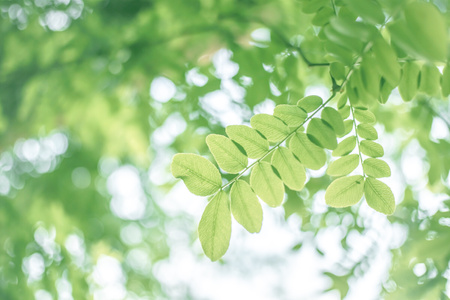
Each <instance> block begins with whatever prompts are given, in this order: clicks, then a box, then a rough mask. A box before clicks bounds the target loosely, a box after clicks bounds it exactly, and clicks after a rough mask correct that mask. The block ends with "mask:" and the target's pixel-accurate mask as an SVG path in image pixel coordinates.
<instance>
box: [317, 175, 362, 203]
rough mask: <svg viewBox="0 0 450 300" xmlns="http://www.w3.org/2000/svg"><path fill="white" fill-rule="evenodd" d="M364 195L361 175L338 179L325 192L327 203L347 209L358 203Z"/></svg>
mask: <svg viewBox="0 0 450 300" xmlns="http://www.w3.org/2000/svg"><path fill="white" fill-rule="evenodd" d="M363 193H364V177H363V176H361V175H355V176H348V177H342V178H338V179H336V180H335V181H333V182H332V183H331V184H330V185H329V186H328V188H327V190H326V192H325V202H326V203H327V204H328V205H329V206H332V207H347V206H351V205H354V204H356V203H358V201H359V200H361V197H362V195H363Z"/></svg>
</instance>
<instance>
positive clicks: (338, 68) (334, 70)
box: [330, 62, 345, 107]
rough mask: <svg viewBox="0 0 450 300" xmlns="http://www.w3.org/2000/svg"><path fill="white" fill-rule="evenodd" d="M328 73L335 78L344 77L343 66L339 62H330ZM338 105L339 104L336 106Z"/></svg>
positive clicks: (340, 78) (341, 78) (342, 78)
mask: <svg viewBox="0 0 450 300" xmlns="http://www.w3.org/2000/svg"><path fill="white" fill-rule="evenodd" d="M330 73H331V76H333V78H334V79H336V80H344V79H345V66H344V64H342V63H340V62H332V63H331V64H330ZM338 107H339V106H338Z"/></svg>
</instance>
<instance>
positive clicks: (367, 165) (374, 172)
mask: <svg viewBox="0 0 450 300" xmlns="http://www.w3.org/2000/svg"><path fill="white" fill-rule="evenodd" d="M363 169H364V173H366V174H367V175H369V176H372V177H374V178H382V177H389V176H391V168H389V165H388V164H387V163H386V162H385V161H384V160H381V159H377V158H368V159H366V160H365V161H364V162H363Z"/></svg>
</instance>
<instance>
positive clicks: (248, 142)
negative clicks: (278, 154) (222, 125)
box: [225, 125, 269, 159]
mask: <svg viewBox="0 0 450 300" xmlns="http://www.w3.org/2000/svg"><path fill="white" fill-rule="evenodd" d="M225 131H226V133H227V135H228V136H229V137H230V138H231V139H232V140H233V141H235V142H236V143H238V144H239V145H241V146H242V148H244V150H245V152H247V155H248V157H250V158H253V159H258V158H260V157H262V156H263V155H264V154H266V152H267V151H268V150H269V142H268V141H267V140H266V139H265V138H263V137H262V136H261V135H260V134H259V133H258V132H256V130H255V129H253V128H250V127H248V126H245V125H230V126H227V128H226V129H225Z"/></svg>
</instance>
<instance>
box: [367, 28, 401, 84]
mask: <svg viewBox="0 0 450 300" xmlns="http://www.w3.org/2000/svg"><path fill="white" fill-rule="evenodd" d="M372 49H373V53H374V55H375V59H376V60H377V64H376V65H377V66H378V73H380V74H381V76H383V77H384V78H385V79H386V81H387V82H389V84H390V85H392V86H397V84H398V82H399V80H400V65H399V63H398V62H397V55H395V52H394V50H393V49H392V48H391V46H390V45H389V44H388V43H387V42H386V41H385V40H384V39H383V38H382V37H381V36H380V37H379V38H378V39H376V40H375V42H374V43H373V48H372Z"/></svg>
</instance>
